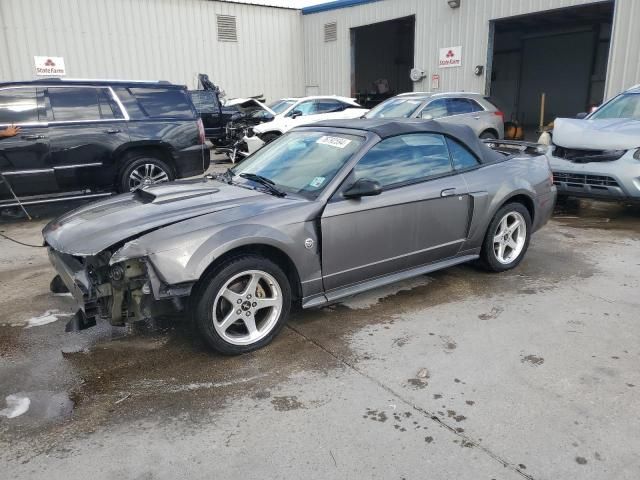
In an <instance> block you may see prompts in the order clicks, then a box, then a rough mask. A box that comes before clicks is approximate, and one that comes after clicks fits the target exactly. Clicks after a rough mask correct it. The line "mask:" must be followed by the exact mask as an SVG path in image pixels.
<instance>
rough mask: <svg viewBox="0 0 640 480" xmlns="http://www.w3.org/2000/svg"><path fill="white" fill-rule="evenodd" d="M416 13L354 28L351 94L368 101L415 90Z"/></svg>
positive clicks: (352, 30) (374, 101)
mask: <svg viewBox="0 0 640 480" xmlns="http://www.w3.org/2000/svg"><path fill="white" fill-rule="evenodd" d="M415 23H416V19H415V16H413V15H412V16H409V17H403V18H397V19H395V20H389V21H386V22H380V23H373V24H371V25H365V26H362V27H356V28H352V29H351V94H352V95H353V96H355V97H357V98H358V99H359V100H360V101H361V102H362V103H364V104H367V103H369V104H371V103H378V102H380V101H382V100H384V99H385V98H388V97H391V96H393V95H396V94H398V93H403V92H409V91H411V90H413V84H412V82H411V79H410V78H409V74H410V72H411V69H412V68H413V51H414V41H415Z"/></svg>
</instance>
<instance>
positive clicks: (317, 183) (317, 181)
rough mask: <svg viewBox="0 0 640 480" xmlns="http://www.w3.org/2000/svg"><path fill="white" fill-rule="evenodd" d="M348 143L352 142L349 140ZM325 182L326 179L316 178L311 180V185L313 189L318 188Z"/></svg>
mask: <svg viewBox="0 0 640 480" xmlns="http://www.w3.org/2000/svg"><path fill="white" fill-rule="evenodd" d="M347 141H349V142H350V141H351V140H347ZM340 148H342V147H340ZM324 180H325V177H316V178H314V179H313V180H311V183H310V184H309V185H310V186H311V187H313V188H318V187H320V186H321V185H322V184H323V183H324Z"/></svg>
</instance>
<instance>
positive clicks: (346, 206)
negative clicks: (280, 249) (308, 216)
mask: <svg viewBox="0 0 640 480" xmlns="http://www.w3.org/2000/svg"><path fill="white" fill-rule="evenodd" d="M361 178H368V179H371V180H376V181H378V182H379V183H380V184H381V186H382V189H383V191H382V193H381V194H380V195H377V196H371V197H361V198H358V199H346V198H344V197H343V196H342V191H343V190H344V189H346V188H348V186H350V185H351V184H353V182H355V181H356V180H358V179H361ZM469 205H470V198H469V195H468V191H467V187H466V183H465V181H464V179H463V178H462V177H461V176H460V175H458V174H455V173H454V172H453V168H452V165H451V160H450V156H449V152H448V149H447V146H446V143H445V140H444V137H443V136H442V135H438V134H431V133H429V134H422V133H421V134H409V135H400V136H397V137H391V138H388V139H385V140H383V141H381V142H380V143H378V144H376V145H374V146H373V147H372V148H371V149H370V150H369V151H368V152H367V153H366V154H365V155H364V156H363V157H362V159H360V161H359V162H358V164H357V165H356V166H355V167H354V170H353V171H352V172H351V174H350V176H349V177H348V178H347V180H346V181H345V182H344V187H343V188H341V189H339V190H338V191H337V192H336V193H335V194H334V196H333V197H332V199H331V200H330V201H329V203H328V204H327V206H326V208H325V210H324V213H323V215H322V220H321V226H322V277H323V282H324V288H325V291H326V294H327V297H328V298H329V299H330V300H331V292H332V291H335V290H337V289H340V288H343V287H347V286H350V285H354V284H357V283H360V282H364V281H366V280H370V279H373V278H375V277H380V276H384V275H388V274H392V273H395V272H399V271H402V270H406V269H409V268H413V267H418V266H421V265H425V264H429V263H432V262H435V261H438V260H441V259H445V258H449V257H453V256H455V255H456V254H457V253H458V251H459V250H460V247H461V246H462V244H463V243H464V241H465V239H466V235H467V229H468V225H469Z"/></svg>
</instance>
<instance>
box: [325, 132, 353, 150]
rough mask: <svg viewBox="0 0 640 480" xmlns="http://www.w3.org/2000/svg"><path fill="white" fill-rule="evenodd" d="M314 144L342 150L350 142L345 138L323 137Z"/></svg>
mask: <svg viewBox="0 0 640 480" xmlns="http://www.w3.org/2000/svg"><path fill="white" fill-rule="evenodd" d="M316 143H319V144H320V145H331V146H332V147H336V148H344V147H346V146H347V145H349V144H350V143H351V140H347V139H346V138H342V137H330V136H328V135H325V136H323V137H320V138H319V139H318V140H316Z"/></svg>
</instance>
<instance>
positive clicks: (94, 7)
mask: <svg viewBox="0 0 640 480" xmlns="http://www.w3.org/2000/svg"><path fill="white" fill-rule="evenodd" d="M302 43H303V42H302V20H301V13H300V10H295V9H290V8H277V7H265V6H257V5H248V4H241V3H235V2H226V1H209V0H0V45H1V46H2V52H0V81H6V80H25V79H30V78H33V77H34V75H35V71H34V58H33V57H34V56H54V57H63V58H64V63H65V67H66V76H67V77H71V78H119V79H136V80H138V79H140V80H151V79H161V80H169V81H171V82H175V83H183V84H186V85H188V86H190V87H192V88H195V87H196V82H197V74H198V73H207V74H208V75H209V77H210V78H211V79H212V80H214V81H215V82H216V83H217V84H218V85H220V86H221V87H222V89H223V90H225V91H226V93H227V95H228V96H230V97H237V96H248V95H258V94H264V95H266V96H267V97H268V98H271V99H273V98H279V97H283V96H291V95H301V94H303V93H304V81H303V78H304V77H303V75H304V73H303V69H302V58H303V55H302Z"/></svg>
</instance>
